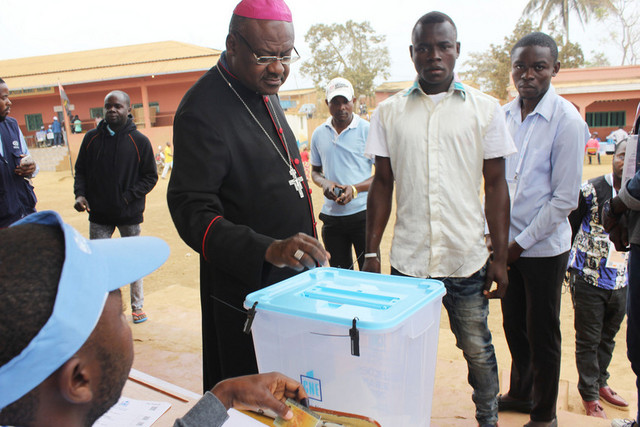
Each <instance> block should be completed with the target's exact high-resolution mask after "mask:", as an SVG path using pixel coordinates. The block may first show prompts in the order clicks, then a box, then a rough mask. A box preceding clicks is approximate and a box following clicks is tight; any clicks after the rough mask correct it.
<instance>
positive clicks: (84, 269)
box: [0, 211, 169, 409]
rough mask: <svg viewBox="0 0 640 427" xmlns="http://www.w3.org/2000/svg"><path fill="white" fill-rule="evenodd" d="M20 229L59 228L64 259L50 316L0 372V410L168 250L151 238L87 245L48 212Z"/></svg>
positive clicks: (58, 361)
mask: <svg viewBox="0 0 640 427" xmlns="http://www.w3.org/2000/svg"><path fill="white" fill-rule="evenodd" d="M20 224H44V225H51V226H57V227H60V229H61V230H62V231H63V233H64V245H65V257H64V263H63V265H62V272H61V274H60V282H59V283H58V293H57V295H56V300H55V303H54V306H53V312H52V314H51V317H50V318H49V320H47V322H46V323H45V325H44V326H43V327H42V329H40V331H39V332H38V334H37V335H36V336H35V337H34V338H33V339H32V340H31V342H30V343H29V344H28V345H27V347H25V349H24V350H23V351H22V352H21V353H20V354H19V355H17V356H16V357H14V358H13V359H11V360H10V361H9V362H8V363H7V364H5V365H4V366H2V367H0V409H1V408H4V407H5V406H8V405H10V404H11V403H13V402H15V401H16V400H18V399H20V398H21V397H22V396H24V395H25V394H27V393H28V392H29V391H31V390H33V389H34V388H36V387H37V386H38V385H39V384H40V383H41V382H43V381H44V380H45V379H47V378H48V377H49V375H51V374H52V373H53V372H55V371H56V370H57V369H58V368H59V367H60V366H62V365H63V364H64V363H65V362H66V361H67V360H69V359H70V358H71V357H72V356H73V355H74V354H75V353H76V352H77V351H78V350H79V349H80V347H82V346H83V345H84V343H85V342H86V341H87V339H88V338H89V335H91V332H92V331H93V329H94V328H95V327H96V325H97V323H98V320H99V319H100V316H101V315H102V310H103V308H104V305H105V303H106V301H107V296H108V294H109V292H111V291H114V290H116V289H118V288H120V287H122V286H124V285H127V284H129V283H131V282H134V281H136V280H138V279H140V278H142V277H144V276H146V275H148V274H149V273H151V272H153V271H154V270H156V269H157V268H158V267H160V266H161V265H162V264H163V263H164V262H165V261H166V260H167V258H168V257H169V246H168V245H167V244H166V243H165V242H164V241H163V240H162V239H159V238H157V237H146V236H145V237H123V238H119V239H101V240H87V239H86V238H84V237H83V236H82V235H81V234H80V233H79V232H78V231H76V230H75V229H74V228H73V227H71V226H70V225H69V224H65V223H64V221H63V220H62V218H61V217H60V215H59V214H58V213H56V212H53V211H42V212H38V213H35V214H32V215H29V216H27V217H25V218H23V219H22V220H20V221H18V222H16V223H14V224H13V225H12V227H14V226H17V225H20ZM17 273H19V272H17ZM0 340H2V337H0Z"/></svg>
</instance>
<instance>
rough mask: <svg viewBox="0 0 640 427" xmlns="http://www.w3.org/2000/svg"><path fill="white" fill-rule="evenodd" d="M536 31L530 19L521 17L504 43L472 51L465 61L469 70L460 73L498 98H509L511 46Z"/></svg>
mask: <svg viewBox="0 0 640 427" xmlns="http://www.w3.org/2000/svg"><path fill="white" fill-rule="evenodd" d="M534 31H536V28H535V27H534V25H533V23H532V22H531V21H530V20H529V19H526V20H522V19H520V20H519V21H518V23H517V24H516V27H515V28H514V30H513V33H512V34H511V35H509V36H507V37H505V38H504V41H503V43H502V44H499V45H498V44H491V45H490V46H489V49H488V50H486V51H484V52H472V53H471V54H469V56H470V57H471V59H469V60H467V61H465V63H464V66H465V67H468V68H467V71H465V72H462V73H460V75H461V77H462V78H463V79H465V80H471V81H472V82H474V83H475V84H477V85H478V86H479V87H480V89H481V90H482V91H484V92H486V93H488V94H489V95H492V96H494V97H496V98H498V99H502V100H506V99H507V98H508V95H509V93H508V88H509V76H510V74H511V48H512V47H513V45H514V44H516V42H517V41H518V40H520V39H521V38H522V37H524V36H526V35H527V34H529V33H532V32H534Z"/></svg>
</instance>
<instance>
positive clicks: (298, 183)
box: [289, 167, 304, 199]
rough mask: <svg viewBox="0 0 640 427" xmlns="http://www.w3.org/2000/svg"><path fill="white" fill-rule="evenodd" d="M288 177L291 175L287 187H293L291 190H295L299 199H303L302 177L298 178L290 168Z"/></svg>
mask: <svg viewBox="0 0 640 427" xmlns="http://www.w3.org/2000/svg"><path fill="white" fill-rule="evenodd" d="M289 175H291V179H290V180H289V185H293V188H295V189H296V191H297V192H298V194H299V195H300V198H301V199H302V198H304V193H303V192H302V177H301V176H298V174H297V173H296V171H295V170H294V169H293V168H292V167H290V168H289Z"/></svg>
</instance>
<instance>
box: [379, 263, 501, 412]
mask: <svg viewBox="0 0 640 427" xmlns="http://www.w3.org/2000/svg"><path fill="white" fill-rule="evenodd" d="M391 274H396V275H402V273H400V272H398V270H396V269H395V268H393V267H392V268H391ZM486 274H487V266H486V265H485V266H484V267H482V268H481V269H480V270H478V271H477V272H475V273H474V274H473V275H471V276H469V277H433V279H437V280H440V281H442V282H443V283H444V286H445V289H446V290H447V294H446V295H445V296H444V298H443V299H442V302H443V304H444V307H445V308H446V309H447V313H448V314H449V325H450V326H451V332H453V334H454V335H455V337H456V346H457V347H458V348H459V349H460V350H462V354H463V355H464V358H465V359H466V360H467V367H468V369H469V376H468V380H469V385H471V387H473V395H472V399H473V402H474V403H475V404H476V420H477V421H478V423H480V424H495V423H497V422H498V398H497V396H498V392H499V391H500V388H499V386H498V362H497V361H496V354H495V351H494V348H493V344H491V331H490V330H489V325H488V324H487V317H488V316H489V301H488V300H487V299H486V298H485V297H484V295H483V294H482V291H483V290H484V281H485V277H486Z"/></svg>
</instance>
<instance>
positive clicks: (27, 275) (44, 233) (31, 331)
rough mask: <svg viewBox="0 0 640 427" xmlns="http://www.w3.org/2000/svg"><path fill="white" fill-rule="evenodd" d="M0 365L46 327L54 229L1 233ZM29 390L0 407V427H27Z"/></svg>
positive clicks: (59, 259) (59, 242) (58, 259)
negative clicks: (8, 426)
mask: <svg viewBox="0 0 640 427" xmlns="http://www.w3.org/2000/svg"><path fill="white" fill-rule="evenodd" d="M0 241H1V242H2V244H1V245H0V295H2V298H0V342H2V345H1V346H0V366H4V365H6V364H7V363H8V362H10V361H11V360H12V359H13V358H14V357H16V356H17V355H19V354H20V353H21V352H22V351H23V350H24V349H25V348H26V347H27V345H29V343H30V342H31V340H32V339H33V338H34V337H35V336H36V335H37V334H38V332H40V329H42V327H43V326H44V325H45V323H47V321H48V320H49V317H51V313H52V312H53V305H54V303H55V300H56V295H57V293H58V282H59V281H60V274H61V272H62V265H63V263H64V236H63V234H62V230H60V228H59V227H54V226H49V225H42V224H24V225H18V226H15V227H9V228H6V229H3V230H0ZM34 405H35V406H37V396H36V395H35V393H34V390H32V391H31V392H29V393H28V394H27V395H25V396H23V397H22V398H20V399H18V400H17V401H15V402H14V403H12V404H11V405H9V406H7V407H5V408H0V424H1V425H27V424H29V417H31V416H32V415H34V414H35V410H34V409H35V408H34Z"/></svg>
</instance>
